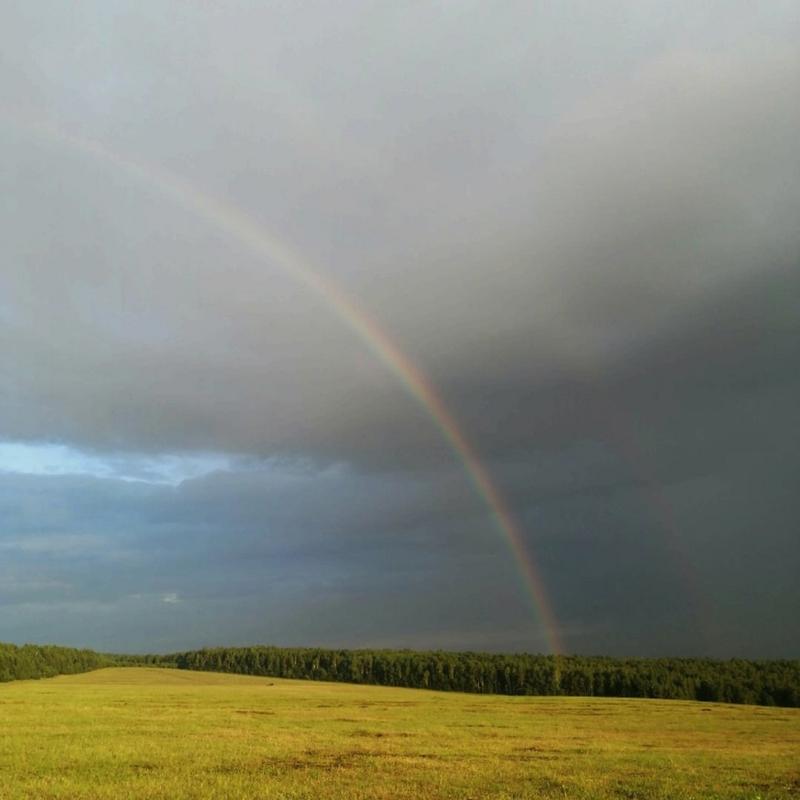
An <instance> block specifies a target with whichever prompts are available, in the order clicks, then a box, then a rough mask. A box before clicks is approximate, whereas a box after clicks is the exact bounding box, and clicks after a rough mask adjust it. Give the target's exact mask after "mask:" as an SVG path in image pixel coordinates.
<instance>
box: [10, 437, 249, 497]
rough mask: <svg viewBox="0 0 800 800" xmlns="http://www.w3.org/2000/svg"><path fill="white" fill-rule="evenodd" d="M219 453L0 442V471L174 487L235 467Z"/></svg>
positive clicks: (232, 461) (51, 443) (233, 459)
mask: <svg viewBox="0 0 800 800" xmlns="http://www.w3.org/2000/svg"><path fill="white" fill-rule="evenodd" d="M237 460H238V459H237V458H236V457H235V456H231V455H227V454H223V453H160V454H155V455H153V454H143V453H124V452H123V453H119V452H117V453H96V452H89V451H84V450H81V449H79V448H75V447H71V446H69V445H66V444H60V443H53V442H8V441H7V442H0V473H2V472H5V473H17V474H23V475H42V476H46V475H50V476H54V475H87V476H91V477H94V478H105V479H109V480H120V481H135V482H140V483H153V484H162V485H171V486H177V485H178V484H180V483H182V482H183V481H186V480H191V479H192V478H200V477H203V476H204V475H209V474H211V473H212V472H230V471H232V470H233V469H235V468H236V467H235V463H236V462H237Z"/></svg>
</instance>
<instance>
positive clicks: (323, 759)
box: [0, 667, 800, 800]
mask: <svg viewBox="0 0 800 800" xmlns="http://www.w3.org/2000/svg"><path fill="white" fill-rule="evenodd" d="M23 797H24V798H37V800H38V799H39V798H55V797H58V798H115V800H116V799H117V798H225V799H226V800H228V799H229V798H230V799H231V800H233V799H234V798H309V800H310V799H311V798H328V797H329V798H342V799H344V798H348V800H349V799H351V798H352V799H354V800H358V798H387V800H388V798H393V799H394V798H409V799H410V798H415V800H416V798H428V797H442V798H484V797H487V798H488V797H491V798H523V797H545V798H556V797H557V798H564V797H568V798H611V797H613V798H749V799H750V800H755V798H763V799H764V800H766V798H788V797H794V798H797V797H800V709H783V708H780V709H775V708H764V707H758V706H730V705H711V704H703V703H689V702H680V701H660V700H622V699H599V698H552V697H541V698H538V697H497V696H485V695H484V696H481V695H464V694H455V693H439V692H425V691H418V690H414V689H392V688H386V687H376V686H354V685H349V684H332V683H312V682H306V681H288V680H280V679H277V678H254V677H246V676H240V675H220V674H214V673H202V672H184V671H178V670H161V669H150V668H143V667H133V668H114V669H104V670H99V671H97V672H91V673H87V674H84V675H71V676H61V677H58V678H51V679H48V680H42V681H19V682H14V683H7V684H2V685H0V798H2V799H3V800H6V799H7V798H8V800H12V799H15V798H23Z"/></svg>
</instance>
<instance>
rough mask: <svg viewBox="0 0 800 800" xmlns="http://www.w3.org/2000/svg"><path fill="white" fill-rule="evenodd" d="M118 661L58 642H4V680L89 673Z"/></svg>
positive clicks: (0, 662) (0, 674)
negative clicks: (54, 643) (20, 643)
mask: <svg viewBox="0 0 800 800" xmlns="http://www.w3.org/2000/svg"><path fill="white" fill-rule="evenodd" d="M113 664H114V659H113V658H112V657H111V656H106V655H103V654H102V653H95V652H94V651H93V650H76V649H75V648H72V647H56V646H55V645H38V644H24V645H21V646H18V645H15V644H4V643H2V642H0V682H2V681H14V680H26V679H29V678H52V677H53V676H54V675H64V674H73V673H76V672H88V671H89V670H92V669H99V668H100V667H108V666H112V665H113Z"/></svg>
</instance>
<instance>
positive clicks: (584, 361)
mask: <svg viewBox="0 0 800 800" xmlns="http://www.w3.org/2000/svg"><path fill="white" fill-rule="evenodd" d="M799 41H800V7H798V5H797V3H796V2H763V3H752V2H733V1H732V0H726V1H725V2H710V0H703V2H697V0H692V2H674V3H663V2H660V1H659V2H628V3H625V2H608V1H606V0H604V1H603V2H597V1H596V0H592V1H591V2H584V3H581V2H569V3H567V2H544V3H536V4H532V3H529V2H518V3H517V2H510V1H509V2H502V3H489V2H459V3H451V2H408V3H383V2H376V3H368V2H341V3H329V2H304V3H297V4H293V3H245V2H227V3H220V4H205V3H202V4H201V3H194V2H174V3H164V2H162V0H159V1H158V2H155V0H145V1H143V0H137V2H131V1H130V0H114V2H109V1H108V0H103V1H102V2H96V3H95V2H77V3H67V4H64V3H56V2H36V3H27V2H12V3H6V4H4V6H3V10H2V12H0V98H2V100H0V144H1V145H2V152H3V156H4V157H3V158H2V159H1V160H0V188H1V189H2V191H1V192H0V204H1V205H0V248H1V252H2V262H1V264H2V266H1V267H0V640H3V641H16V642H23V641H37V642H57V643H62V644H72V645H81V646H91V647H95V648H99V649H104V650H118V651H161V652H164V651H170V650H176V649H179V648H189V647H196V646H202V645H213V644H246V643H274V644H281V645H295V644H308V645H331V646H391V647H395V646H396V647H419V648H459V649H462V648H463V649H488V650H527V651H534V652H538V651H546V650H547V649H548V647H549V646H550V640H549V639H548V636H547V632H546V631H545V629H544V627H543V622H542V619H541V616H540V614H539V613H537V609H536V608H535V605H534V604H532V602H531V600H530V597H529V594H528V591H527V589H526V586H525V583H524V581H523V580H522V579H521V576H520V570H519V567H518V565H517V564H516V563H515V557H514V556H513V554H512V551H511V548H510V547H509V543H508V541H507V539H506V538H505V537H504V536H503V534H502V532H500V531H499V530H498V528H497V526H496V525H495V523H494V521H493V519H492V515H491V512H490V509H489V508H488V507H487V504H486V502H485V499H483V498H482V497H481V496H480V495H479V494H478V493H477V491H476V489H475V486H474V485H473V483H472V482H471V481H470V479H469V476H468V475H467V473H466V471H465V469H464V465H463V464H462V462H461V459H460V458H459V455H458V454H457V453H456V452H454V451H453V449H452V447H451V446H450V445H449V444H448V441H447V439H446V438H445V437H444V436H443V434H442V431H441V429H440V425H439V424H438V423H437V421H436V420H435V419H433V417H432V415H431V414H430V413H429V412H428V411H426V409H425V408H423V407H422V406H421V405H420V403H419V402H418V401H417V400H416V399H415V398H414V396H413V395H412V394H411V393H410V392H409V391H408V387H407V385H405V384H404V383H403V381H402V380H399V379H398V376H397V375H396V374H395V373H394V372H393V371H392V370H391V369H390V368H388V366H387V364H386V363H385V361H383V360H382V359H381V358H380V357H378V356H377V355H376V353H375V350H374V347H373V348H370V347H369V346H367V343H365V341H364V340H363V338H361V337H359V336H358V335H357V332H356V331H354V329H353V325H352V324H349V323H348V320H347V319H345V318H343V316H342V314H341V313H340V311H341V308H340V309H339V310H338V311H337V308H336V307H335V304H334V303H332V302H331V300H330V297H329V298H327V299H326V297H324V296H323V295H321V294H320V293H319V292H314V291H310V290H309V288H308V286H304V285H303V283H302V281H298V280H297V277H298V276H297V272H296V270H295V272H292V269H287V264H286V259H283V261H282V260H281V258H278V257H276V255H275V253H273V254H272V255H270V253H266V252H265V251H264V250H263V249H262V250H261V251H260V252H259V251H258V248H253V246H252V241H251V242H250V244H248V242H247V241H243V240H242V238H241V237H238V239H237V237H236V236H235V235H232V234H234V233H235V231H233V230H232V226H231V224H230V219H232V218H233V217H234V216H235V215H238V216H236V218H237V219H240V220H241V219H245V218H247V219H248V220H249V222H248V223H247V224H248V225H251V229H255V228H257V229H258V230H259V231H260V233H259V234H258V235H259V236H261V237H262V238H263V240H264V241H266V240H268V241H270V242H272V243H274V244H275V247H276V248H277V247H280V248H283V249H284V250H286V251H291V252H292V253H294V255H293V256H292V258H293V259H295V261H294V262H293V263H295V264H298V263H302V264H303V265H304V268H306V269H312V270H316V272H317V273H318V275H320V276H321V278H322V280H323V281H324V282H326V284H327V285H333V286H335V287H337V290H338V291H339V292H340V293H343V295H346V296H347V297H348V298H349V302H350V303H351V304H352V306H353V307H356V308H358V309H360V310H361V312H362V313H363V314H365V315H366V316H367V317H369V318H370V319H371V320H373V321H374V322H375V323H376V324H377V326H378V327H379V328H380V329H381V331H382V334H383V335H384V336H385V337H387V338H388V339H389V340H391V341H392V342H393V343H394V345H395V346H396V348H398V350H399V351H402V352H403V353H404V354H405V356H406V357H407V358H408V359H409V360H410V362H412V363H413V364H414V365H415V366H416V368H417V369H418V370H419V371H420V372H421V373H422V374H423V375H425V376H426V377H427V380H428V381H429V383H430V385H431V386H433V387H435V391H436V392H437V393H438V394H439V395H440V396H441V398H442V400H443V401H444V403H445V404H446V406H447V407H448V408H449V411H450V413H452V415H453V418H454V419H455V420H456V421H457V423H458V425H459V426H460V428H461V431H462V433H463V435H464V436H465V438H466V439H467V440H468V441H469V442H470V443H471V445H472V446H473V447H474V450H475V452H476V453H477V454H479V457H480V458H481V460H482V463H483V465H484V467H485V468H486V469H487V471H488V473H489V474H490V475H491V478H492V480H493V482H494V484H495V487H496V489H497V490H498V492H499V494H500V495H502V496H503V497H504V498H505V500H506V501H507V503H508V505H509V508H510V509H511V512H512V514H513V516H514V519H515V520H516V523H517V525H518V527H519V529H520V531H521V536H522V538H523V540H524V543H525V547H526V550H527V553H528V554H529V557H530V558H531V559H532V560H533V562H535V564H536V565H537V567H538V570H539V572H540V573H541V576H542V579H543V582H544V587H545V591H546V593H547V595H548V596H549V598H550V601H551V603H552V606H553V610H554V614H555V617H556V619H557V621H558V628H559V632H560V637H561V639H562V640H563V642H564V647H565V649H566V650H567V651H568V652H579V653H607V654H619V655H621V654H629V655H712V656H721V657H729V656H746V657H800V615H798V613H797V612H798V609H800V581H799V580H798V575H800V535H798V534H799V533H800V499H798V498H800V494H798V474H799V472H800V456H798V445H799V444H800V436H799V435H798V433H799V432H800V425H799V424H798V423H800V415H799V414H798V401H800V370H798V365H799V364H800V224H798V223H799V222H800V146H798V142H800V48H799V47H798V42H799ZM178 186H180V187H182V188H181V189H180V190H179V191H178V190H175V187H178ZM170 187H172V189H173V190H172V191H171V190H170ZM203 208H206V209H208V208H213V209H217V210H220V209H222V210H224V213H225V214H227V219H228V223H226V222H225V220H224V219H216V220H215V219H212V217H213V216H214V214H211V213H204V212H203V211H202V209H203ZM217 216H219V215H217ZM276 252H277V250H276ZM350 323H352V319H351V320H350Z"/></svg>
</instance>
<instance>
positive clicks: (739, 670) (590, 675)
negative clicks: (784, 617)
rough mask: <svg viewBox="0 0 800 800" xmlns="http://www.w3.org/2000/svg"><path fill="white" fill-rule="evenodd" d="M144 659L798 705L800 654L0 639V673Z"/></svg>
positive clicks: (458, 686) (411, 683)
mask: <svg viewBox="0 0 800 800" xmlns="http://www.w3.org/2000/svg"><path fill="white" fill-rule="evenodd" d="M136 665H149V666H161V667H172V668H177V669H189V670H205V671H211V672H230V673H238V674H242V675H261V676H270V677H276V678H299V679H304V680H318V681H340V682H345V683H363V684H376V685H381V686H397V687H409V688H417V689H438V690H442V691H456V692H472V693H479V694H505V695H573V696H594V697H640V698H662V699H672V700H702V701H705V702H724V703H748V704H757V705H766V706H792V707H798V706H800V661H798V660H783V661H747V660H744V659H731V660H728V661H721V660H715V659H706V658H657V659H646V658H610V657H604V656H553V655H548V656H544V655H527V654H498V653H472V652H467V653H451V652H444V651H435V652H418V651H413V650H332V649H321V648H303V647H270V646H253V647H214V648H206V649H202V650H190V651H187V652H181V653H173V654H169V655H118V654H104V653H96V652H94V651H92V650H77V649H74V648H69V647H56V646H53V645H32V644H26V645H22V646H17V645H13V644H3V643H0V681H10V680H16V679H29V678H47V677H52V676H54V675H59V674H67V673H76V672H87V671H89V670H93V669H99V668H101V667H110V666H136Z"/></svg>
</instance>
